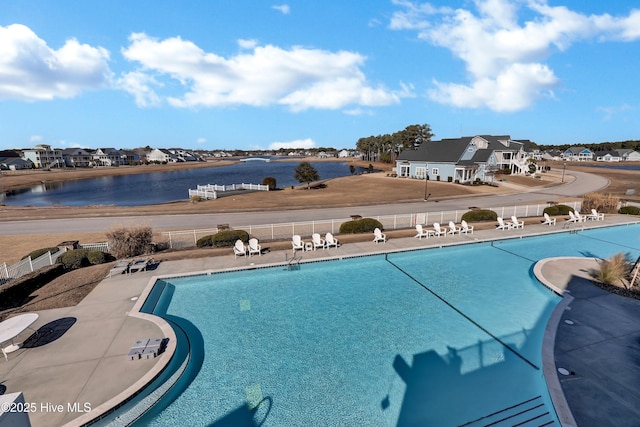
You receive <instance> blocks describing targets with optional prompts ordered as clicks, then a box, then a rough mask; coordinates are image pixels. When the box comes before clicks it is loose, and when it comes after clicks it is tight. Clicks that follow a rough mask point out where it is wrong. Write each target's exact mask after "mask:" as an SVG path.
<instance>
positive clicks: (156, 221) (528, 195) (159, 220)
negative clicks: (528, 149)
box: [0, 171, 609, 235]
mask: <svg viewBox="0 0 640 427" xmlns="http://www.w3.org/2000/svg"><path fill="white" fill-rule="evenodd" d="M566 175H571V176H573V177H575V180H573V181H572V182H569V183H566V184H561V185H556V186H553V187H549V188H542V189H540V188H536V189H533V190H531V191H526V192H514V193H513V194H503V195H491V196H473V197H470V198H469V197H467V198H452V199H446V200H429V201H428V202H418V203H393V204H384V205H372V206H358V207H341V208H321V209H301V210H284V211H261V212H237V213H211V214H185V215H153V216H145V217H141V216H129V217H106V218H72V219H50V220H35V221H34V220H30V221H5V222H2V223H0V235H19V234H46V233H52V232H55V233H64V232H79V233H85V232H95V231H100V230H107V229H109V228H111V227H112V226H114V225H127V224H132V223H135V224H139V223H141V222H144V223H145V224H148V225H150V226H151V227H152V228H153V229H154V230H192V229H206V228H215V227H216V225H217V224H229V225H230V226H231V227H234V226H236V227H237V226H246V225H262V224H276V223H286V222H301V221H313V220H324V219H333V218H346V217H349V216H350V215H351V214H359V215H362V216H369V217H370V216H378V215H394V214H406V213H414V212H440V211H452V210H466V209H468V207H469V206H470V205H475V206H510V205H521V204H531V203H544V202H546V201H548V200H553V199H555V198H562V197H576V196H580V195H583V194H586V193H589V192H592V191H598V190H600V189H602V188H605V187H606V186H607V185H609V180H607V179H606V178H603V177H601V176H598V175H594V174H589V173H584V172H576V171H570V172H569V171H568V172H566ZM520 191H521V190H520ZM470 199H471V200H472V202H471V200H470Z"/></svg>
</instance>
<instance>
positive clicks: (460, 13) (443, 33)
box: [389, 0, 640, 111]
mask: <svg viewBox="0 0 640 427" xmlns="http://www.w3.org/2000/svg"><path fill="white" fill-rule="evenodd" d="M394 4H396V5H398V6H400V8H401V9H400V10H398V11H396V12H395V13H394V14H393V16H392V18H391V20H390V23H389V26H390V28H391V29H396V30H411V31H416V32H417V35H418V37H419V38H420V39H422V40H425V41H427V42H429V43H431V44H433V45H435V46H439V47H444V48H446V49H448V50H450V51H451V52H452V53H453V54H454V55H455V56H456V57H458V58H460V59H461V60H462V61H463V62H464V64H465V67H466V70H467V72H468V82H465V83H442V82H435V88H434V89H433V90H431V91H429V95H430V96H431V98H432V99H434V100H436V101H437V102H442V103H445V104H451V105H454V106H458V107H467V108H489V109H491V110H494V111H516V110H521V109H523V108H527V107H528V106H530V105H531V104H532V103H533V102H534V101H535V100H536V99H538V98H540V97H543V96H549V95H552V92H551V91H552V90H553V88H554V87H556V86H557V84H558V83H559V79H558V78H557V77H556V76H555V74H554V72H553V70H552V69H551V68H549V66H548V65H546V64H545V63H544V62H543V61H544V60H545V59H547V58H548V57H549V56H551V55H552V54H554V53H556V52H558V51H560V52H561V51H564V50H566V49H568V48H569V47H570V46H571V45H572V44H573V43H576V42H578V41H581V40H585V39H590V38H597V39H599V40H601V41H604V40H623V41H630V40H636V39H638V38H640V11H638V10H634V11H632V12H631V13H630V15H629V16H628V17H622V18H614V17H611V16H610V15H606V14H605V15H589V16H587V15H584V14H581V13H578V12H574V11H571V10H569V9H568V8H567V7H564V6H549V5H548V4H547V2H546V0H527V1H523V2H513V1H510V0H473V4H474V5H475V7H476V11H475V13H474V11H471V10H466V9H456V10H451V9H446V8H440V9H438V8H435V7H433V6H431V5H430V4H429V3H424V4H419V3H413V2H410V1H405V0H395V1H394ZM519 5H523V6H524V9H526V12H527V13H528V14H532V15H533V17H532V18H530V19H526V20H525V19H524V18H523V17H521V16H520V15H519V13H520V12H521V11H522V10H521V9H520V8H519ZM523 15H524V14H523Z"/></svg>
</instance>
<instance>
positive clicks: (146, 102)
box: [116, 71, 162, 107]
mask: <svg viewBox="0 0 640 427" xmlns="http://www.w3.org/2000/svg"><path fill="white" fill-rule="evenodd" d="M116 84H117V86H118V87H119V88H121V89H123V90H125V91H127V92H129V93H130V94H132V95H133V97H134V98H135V100H136V105H137V106H138V107H151V106H157V105H160V104H161V103H162V101H161V99H160V97H159V96H158V94H157V93H156V92H155V91H154V90H153V88H152V86H162V84H161V83H159V82H158V81H157V80H156V79H154V78H153V76H150V75H148V74H145V73H142V72H139V71H133V72H131V73H124V74H123V75H122V77H120V78H119V79H118V80H117V82H116Z"/></svg>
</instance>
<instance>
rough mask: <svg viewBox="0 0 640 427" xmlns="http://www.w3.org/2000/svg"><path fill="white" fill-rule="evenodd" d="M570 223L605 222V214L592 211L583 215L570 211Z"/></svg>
mask: <svg viewBox="0 0 640 427" xmlns="http://www.w3.org/2000/svg"><path fill="white" fill-rule="evenodd" d="M567 221H568V222H585V221H604V214H603V213H600V212H598V211H596V210H595V209H591V213H590V214H585V215H581V214H580V213H579V212H578V211H576V210H574V211H573V212H571V211H569V219H568V220H567Z"/></svg>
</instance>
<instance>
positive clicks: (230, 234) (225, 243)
mask: <svg viewBox="0 0 640 427" xmlns="http://www.w3.org/2000/svg"><path fill="white" fill-rule="evenodd" d="M238 239H240V240H242V241H243V242H244V243H247V242H249V233H247V232H246V231H244V230H224V231H221V232H219V233H216V234H212V235H210V236H204V237H201V238H199V239H198V241H197V242H196V246H198V247H199V248H206V247H209V246H212V247H214V248H230V247H232V246H233V245H235V243H236V240H238Z"/></svg>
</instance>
